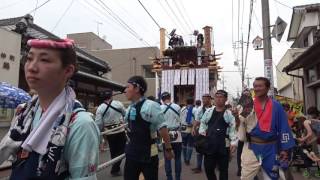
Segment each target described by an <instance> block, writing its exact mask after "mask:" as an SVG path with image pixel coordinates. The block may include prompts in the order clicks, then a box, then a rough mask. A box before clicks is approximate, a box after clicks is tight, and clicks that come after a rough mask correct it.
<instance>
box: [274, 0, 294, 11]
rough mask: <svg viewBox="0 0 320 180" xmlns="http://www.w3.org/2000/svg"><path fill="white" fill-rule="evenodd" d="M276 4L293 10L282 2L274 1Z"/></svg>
mask: <svg viewBox="0 0 320 180" xmlns="http://www.w3.org/2000/svg"><path fill="white" fill-rule="evenodd" d="M274 2H276V3H278V4H281V5H282V6H284V7H287V8H289V9H293V8H292V7H290V6H288V5H286V4H284V3H282V2H280V1H278V0H274Z"/></svg>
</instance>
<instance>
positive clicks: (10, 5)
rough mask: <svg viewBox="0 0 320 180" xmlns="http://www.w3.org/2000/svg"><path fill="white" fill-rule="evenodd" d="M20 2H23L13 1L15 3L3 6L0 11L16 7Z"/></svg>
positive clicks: (19, 0)
mask: <svg viewBox="0 0 320 180" xmlns="http://www.w3.org/2000/svg"><path fill="white" fill-rule="evenodd" d="M22 2H23V1H21V0H18V1H15V2H13V3H11V4H8V5H5V6H2V7H0V10H3V9H7V8H10V7H12V6H15V5H17V4H19V3H22Z"/></svg>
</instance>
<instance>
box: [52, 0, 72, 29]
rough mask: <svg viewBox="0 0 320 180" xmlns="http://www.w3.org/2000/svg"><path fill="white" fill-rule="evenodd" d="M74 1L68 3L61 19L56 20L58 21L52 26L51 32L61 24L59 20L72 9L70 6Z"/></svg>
mask: <svg viewBox="0 0 320 180" xmlns="http://www.w3.org/2000/svg"><path fill="white" fill-rule="evenodd" d="M74 1H75V0H71V2H70V3H69V5H68V7H67V8H66V9H65V11H64V12H63V13H62V15H61V17H60V18H59V19H58V21H57V22H56V24H55V25H54V26H53V28H52V30H51V32H53V31H54V30H55V29H56V27H58V25H59V23H60V22H61V20H62V19H63V18H64V17H65V15H66V14H67V12H68V11H69V10H70V8H71V7H72V4H73V3H74Z"/></svg>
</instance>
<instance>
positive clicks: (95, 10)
mask: <svg viewBox="0 0 320 180" xmlns="http://www.w3.org/2000/svg"><path fill="white" fill-rule="evenodd" d="M80 2H81V1H80ZM84 2H85V4H83V5H84V6H87V7H89V8H92V9H93V11H92V12H94V13H95V14H96V15H97V13H100V15H103V18H104V19H105V20H103V22H105V23H107V24H110V23H109V22H107V21H106V20H108V21H109V20H111V21H113V22H114V23H116V24H118V25H119V23H118V22H117V21H116V20H114V19H113V18H109V17H108V16H107V15H106V13H105V12H103V11H102V10H100V9H98V8H97V7H95V6H93V5H92V4H90V3H89V2H88V1H87V0H84ZM81 4H82V2H81ZM86 9H87V8H86ZM119 26H120V25H119ZM119 26H114V25H111V24H110V27H116V28H117V29H119V30H120V31H121V30H124V31H126V32H128V31H127V29H125V28H123V29H121V28H119ZM130 34H131V33H130ZM126 35H128V34H126ZM122 37H123V36H120V38H122ZM128 37H131V38H134V39H137V40H138V41H139V42H140V43H141V41H140V39H138V38H137V37H136V36H133V35H132V34H131V36H128Z"/></svg>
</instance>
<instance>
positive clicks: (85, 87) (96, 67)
mask: <svg viewBox="0 0 320 180" xmlns="http://www.w3.org/2000/svg"><path fill="white" fill-rule="evenodd" d="M0 28H2V29H5V30H6V31H9V32H11V33H16V34H19V35H20V36H21V39H20V42H19V43H17V42H15V43H17V44H18V45H17V47H21V49H20V50H19V52H18V54H19V57H18V56H17V57H16V61H17V62H19V64H20V68H18V69H19V73H16V75H18V76H19V78H18V79H19V82H18V84H17V86H18V87H19V88H22V89H24V90H25V91H29V87H28V85H27V83H26V80H25V76H24V58H23V57H24V56H25V55H26V54H27V52H28V49H27V41H28V40H29V39H34V38H37V39H60V37H58V36H56V35H54V34H52V33H51V32H49V31H47V30H45V29H43V28H42V27H40V26H38V25H37V24H34V23H33V17H32V16H31V15H29V14H27V15H25V16H21V17H16V18H8V19H1V20H0ZM2 38H8V37H1V40H2ZM13 42H14V41H12V43H13ZM10 43H11V41H7V44H10ZM2 44H3V43H2ZM75 51H76V55H77V59H78V72H77V73H75V75H74V76H73V77H72V78H71V80H70V83H71V84H72V86H73V88H74V90H75V92H76V94H77V98H78V99H79V100H80V101H81V103H82V104H83V105H84V106H85V107H86V108H88V109H89V108H90V107H93V106H96V105H98V104H99V103H100V102H101V101H102V100H101V98H100V97H99V92H101V91H103V90H105V89H107V88H111V89H113V90H114V91H123V89H124V85H123V84H121V83H118V82H113V81H111V80H110V79H108V78H106V77H108V74H109V73H110V72H111V66H110V65H109V64H108V63H107V62H106V61H103V60H101V59H99V58H98V57H96V56H94V55H92V54H90V53H88V52H87V51H84V50H82V49H80V48H78V47H76V48H75ZM20 57H22V58H20Z"/></svg>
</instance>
